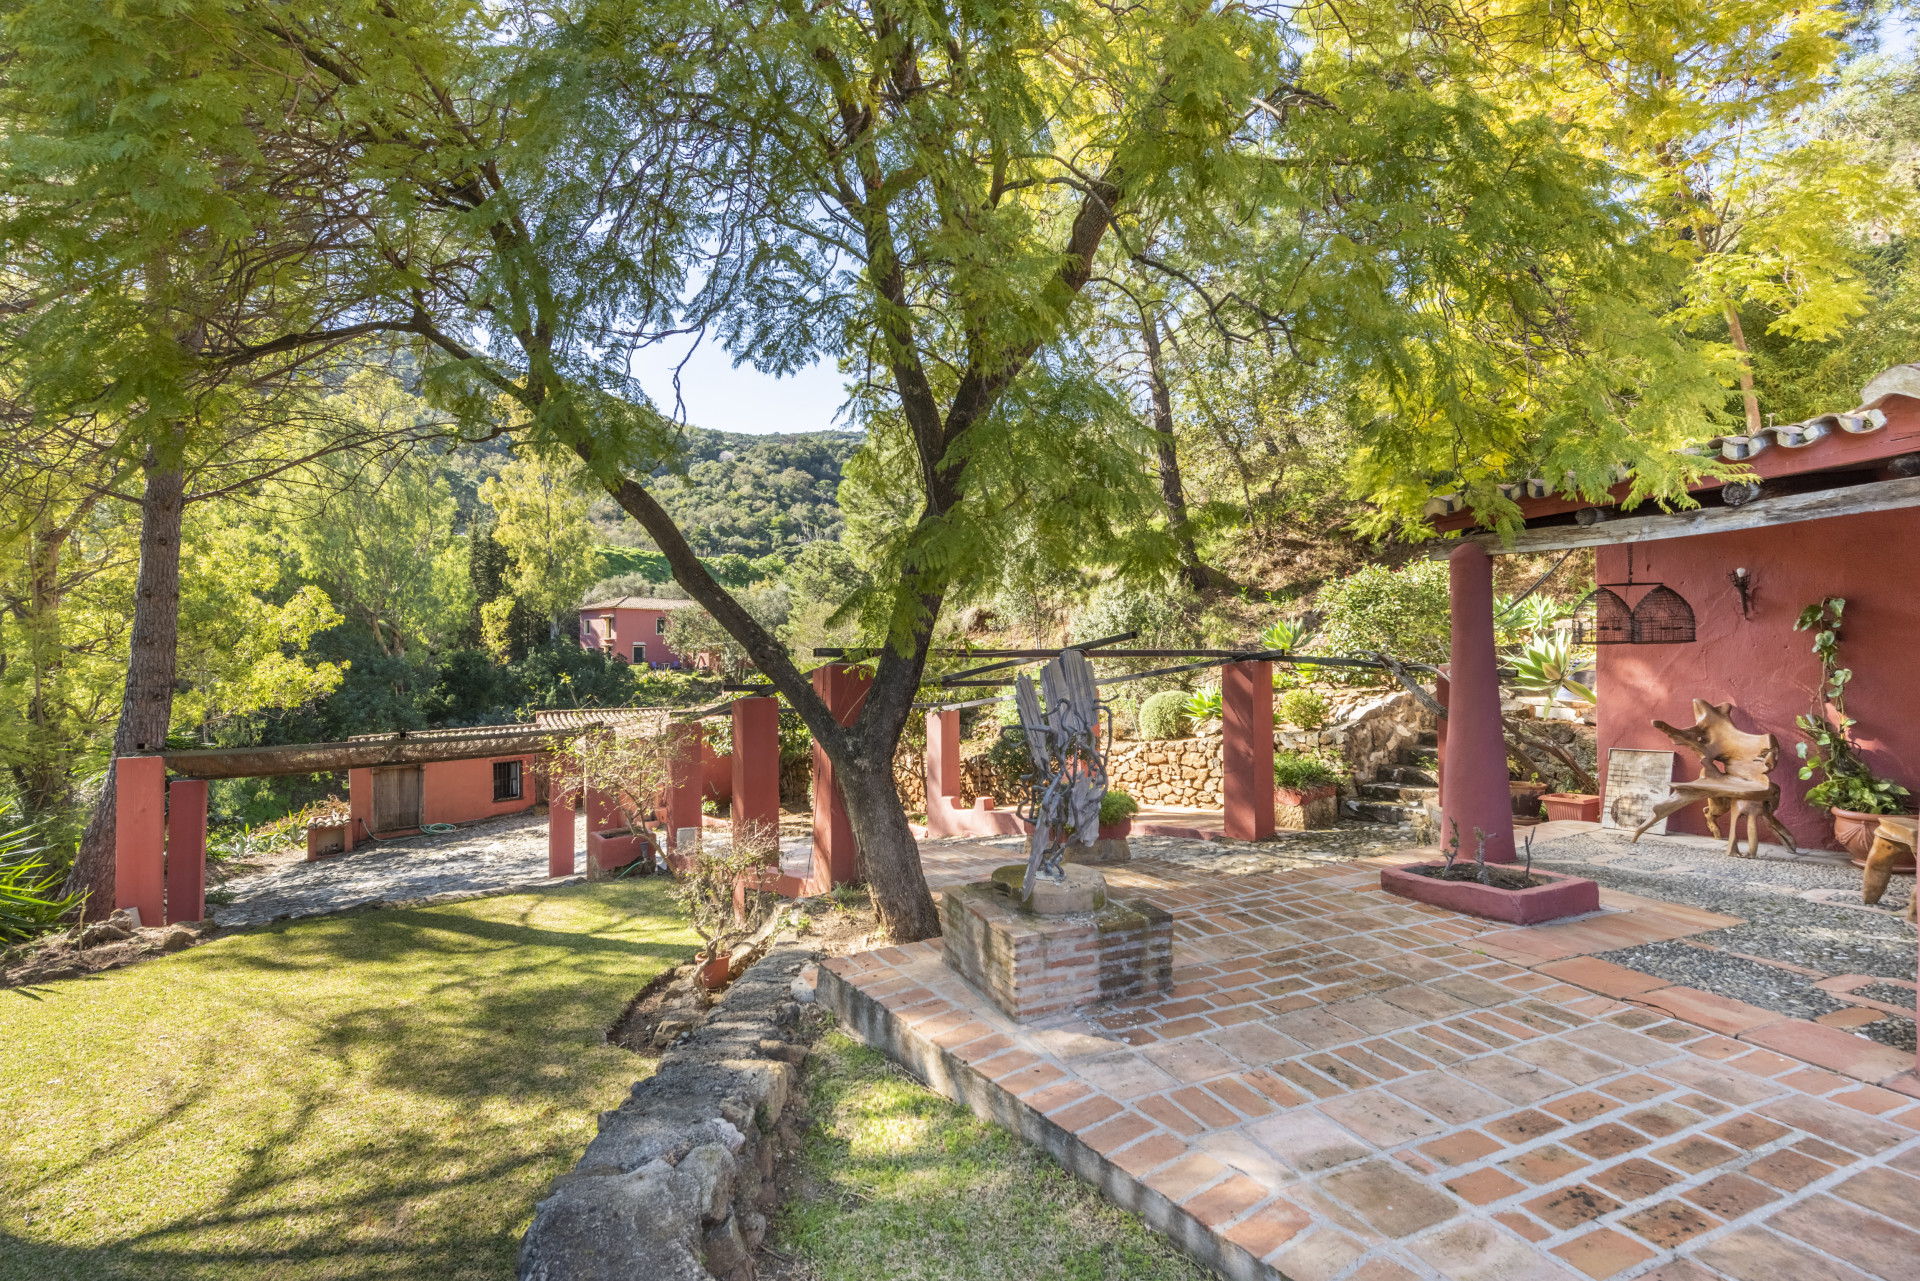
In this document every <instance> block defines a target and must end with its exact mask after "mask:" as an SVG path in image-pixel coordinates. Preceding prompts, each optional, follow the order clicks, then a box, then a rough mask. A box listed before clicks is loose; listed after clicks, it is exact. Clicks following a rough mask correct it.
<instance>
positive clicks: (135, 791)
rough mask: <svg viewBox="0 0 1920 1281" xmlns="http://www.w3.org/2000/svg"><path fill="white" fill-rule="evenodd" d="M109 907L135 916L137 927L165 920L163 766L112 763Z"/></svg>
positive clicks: (148, 761)
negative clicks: (134, 912) (134, 911)
mask: <svg viewBox="0 0 1920 1281" xmlns="http://www.w3.org/2000/svg"><path fill="white" fill-rule="evenodd" d="M113 789H114V800H113V905H114V906H115V907H116V908H120V907H132V908H138V909H139V911H140V924H142V925H146V926H158V925H160V924H162V923H163V922H164V921H165V920H166V904H165V902H164V899H165V895H166V872H165V866H166V865H165V859H166V849H167V763H166V761H165V760H163V759H162V758H160V757H158V756H122V757H120V758H118V759H117V760H115V761H114V763H113Z"/></svg>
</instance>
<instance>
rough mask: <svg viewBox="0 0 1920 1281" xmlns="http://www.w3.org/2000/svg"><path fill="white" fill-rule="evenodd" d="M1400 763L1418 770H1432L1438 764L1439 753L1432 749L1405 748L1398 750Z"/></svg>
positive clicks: (1437, 750) (1436, 749)
mask: <svg viewBox="0 0 1920 1281" xmlns="http://www.w3.org/2000/svg"><path fill="white" fill-rule="evenodd" d="M1400 763H1401V764H1402V765H1413V766H1417V767H1418V768H1420V769H1427V770H1430V769H1433V768H1434V767H1435V766H1437V765H1438V764H1440V751H1439V749H1438V748H1434V747H1415V746H1407V747H1402V748H1401V749H1400Z"/></svg>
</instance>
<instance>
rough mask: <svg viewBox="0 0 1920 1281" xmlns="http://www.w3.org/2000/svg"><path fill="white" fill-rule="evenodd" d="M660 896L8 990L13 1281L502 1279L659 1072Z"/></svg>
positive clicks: (1, 1190) (527, 911)
mask: <svg viewBox="0 0 1920 1281" xmlns="http://www.w3.org/2000/svg"><path fill="white" fill-rule="evenodd" d="M695 945H696V940H695V939H694V938H693V936H692V935H691V934H690V933H689V932H688V931H687V930H686V929H685V928H684V926H683V925H682V924H681V923H680V920H679V917H678V915H677V913H676V912H675V911H674V909H673V908H672V905H671V904H670V903H669V901H668V899H667V897H666V894H665V886H664V885H663V884H662V883H660V882H658V881H643V882H636V883H625V882H622V883H615V884H606V885H590V886H577V887H572V888H568V889H562V890H555V891H549V892H546V893H542V894H531V895H514V896H510V897H503V898H491V899H479V900H475V901H472V902H467V903H459V904H452V905H448V906H444V907H434V908H427V909H422V910H416V911H380V912H364V913H357V914H354V915H350V916H340V917H332V918H325V919H319V920H313V921H303V922H294V923H290V924H287V925H284V926H279V927H275V928H271V929H267V930H262V931H258V932H255V933H250V934H243V935H237V936H234V937H232V938H225V939H219V940H216V941H214V942H211V943H208V944H205V945H203V946H201V947H197V948H194V949H192V950H190V951H187V952H184V953H181V954H180V955H178V956H174V957H169V958H165V959H159V960H154V961H148V962H146V963H144V964H141V965H137V966H134V967H132V968H130V969H126V970H120V971H115V972H112V973H109V974H106V975H102V976H100V977H98V978H94V979H89V980H76V981H68V982H62V983H57V984H51V985H48V986H45V987H41V988H35V989H27V990H13V991H4V992H0V1278H5V1279H6V1281H13V1279H14V1278H21V1279H23V1281H24V1279H27V1278H31V1279H32V1281H56V1279H58V1278H88V1279H92V1278H147V1277H187V1278H202V1277H206V1278H214V1277H246V1278H249V1279H252V1278H301V1279H303V1281H304V1279H306V1278H337V1277H408V1278H422V1279H425V1278H436V1279H438V1278H457V1277H488V1278H507V1277H510V1276H511V1275H512V1272H513V1260H514V1257H515V1254H516V1252H517V1250H518V1247H519V1238H520V1233H521V1232H522V1231H523V1230H524V1229H525V1227H526V1224H527V1221H528V1219H529V1218H530V1217H531V1214H532V1207H533V1201H534V1198H535V1197H537V1196H538V1195H539V1194H540V1193H541V1192H542V1191H543V1190H544V1189H545V1187H546V1185H547V1183H548V1182H549V1181H550V1180H551V1179H552V1178H553V1177H554V1176H555V1175H557V1174H560V1173H561V1172H563V1171H564V1170H565V1169H566V1168H567V1167H568V1166H569V1165H570V1164H571V1163H572V1162H573V1161H575V1160H576V1159H577V1158H578V1156H579V1153H580V1151H581V1149H582V1148H584V1147H585V1145H586V1143H587V1141H588V1140H589V1139H590V1138H591V1137H592V1135H593V1132H594V1125H595V1118H596V1116H597V1114H598V1113H599V1112H600V1110H601V1109H603V1108H608V1107H612V1106H614V1105H615V1104H617V1103H618V1102H619V1101H620V1099H621V1098H622V1096H623V1095H624V1094H625V1092H626V1090H627V1088H628V1087H629V1086H630V1085H631V1084H632V1082H633V1081H634V1080H635V1079H636V1077H638V1076H640V1075H643V1074H644V1073H645V1071H647V1070H649V1069H650V1067H651V1064H650V1062H648V1061H645V1060H641V1059H638V1058H636V1057H635V1056H633V1055H631V1054H629V1053H627V1052H626V1051H624V1050H620V1049H616V1048H613V1047H611V1046H608V1045H606V1044H604V1043H603V1042H602V1041H601V1033H602V1031H603V1030H604V1029H605V1028H606V1027H607V1026H608V1025H609V1024H610V1023H611V1022H612V1021H613V1020H614V1019H615V1018H616V1017H618V1016H619V1014H620V1012H621V1010H622V1009H623V1007H624V1005H625V1003H626V1001H627V1000H628V999H629V998H631V997H632V996H633V994H634V993H635V992H636V991H638V990H639V988H640V987H641V986H643V985H644V984H645V983H646V982H647V981H648V980H649V979H650V978H651V977H652V976H653V975H654V974H656V973H658V972H659V971H660V970H661V969H663V968H665V967H666V966H669V965H673V964H677V963H678V962H680V961H683V960H685V959H686V958H687V957H688V956H690V955H691V954H692V952H693V949H694V947H695Z"/></svg>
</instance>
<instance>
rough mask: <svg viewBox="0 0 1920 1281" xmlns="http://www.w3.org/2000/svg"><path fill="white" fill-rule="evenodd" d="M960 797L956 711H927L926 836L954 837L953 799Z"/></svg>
mask: <svg viewBox="0 0 1920 1281" xmlns="http://www.w3.org/2000/svg"><path fill="white" fill-rule="evenodd" d="M959 798H960V713H959V712H958V711H948V712H928V713H927V835H928V836H958V835H960V828H959V825H958V824H957V823H956V822H955V821H954V812H955V811H954V802H955V801H957V800H958V799H959Z"/></svg>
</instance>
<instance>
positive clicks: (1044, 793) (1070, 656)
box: [1007, 649, 1113, 901]
mask: <svg viewBox="0 0 1920 1281" xmlns="http://www.w3.org/2000/svg"><path fill="white" fill-rule="evenodd" d="M1042 695H1044V696H1045V699H1046V705H1045V708H1044V709H1043V708H1042V706H1041V696H1042ZM1013 701H1014V706H1015V707H1017V708H1018V709H1019V711H1020V732H1021V733H1023V734H1024V735H1025V737H1026V741H1027V752H1028V754H1029V755H1030V756H1031V757H1032V758H1033V773H1032V775H1031V776H1030V780H1031V782H1030V785H1029V788H1028V794H1027V803H1026V805H1025V806H1024V807H1023V808H1021V809H1019V810H1016V811H1015V812H1016V813H1018V814H1019V815H1020V817H1021V818H1023V819H1025V820H1027V821H1028V822H1029V823H1032V824H1033V836H1032V838H1031V842H1030V844H1029V846H1028V853H1027V874H1026V876H1025V877H1024V878H1022V880H1021V882H1020V897H1021V900H1022V901H1025V900H1026V899H1029V898H1031V897H1033V886H1034V883H1035V881H1037V880H1042V879H1044V880H1048V881H1052V882H1055V883H1064V882H1065V881H1066V879H1067V878H1066V873H1065V872H1063V871H1062V870H1061V862H1062V861H1063V860H1064V859H1065V857H1066V853H1067V844H1068V840H1069V838H1070V837H1072V836H1073V835H1074V834H1075V833H1080V834H1083V835H1084V834H1086V833H1091V832H1097V831H1098V830H1099V828H1100V801H1101V799H1102V798H1104V797H1105V796H1106V794H1107V762H1106V754H1105V752H1104V750H1103V747H1104V743H1103V741H1102V737H1101V735H1102V728H1103V727H1102V723H1101V716H1102V713H1105V714H1106V723H1105V727H1104V728H1105V733H1106V738H1107V740H1108V741H1110V740H1111V738H1112V734H1113V714H1112V712H1111V710H1110V709H1109V708H1108V707H1107V705H1106V704H1105V703H1102V702H1101V701H1100V695H1099V693H1098V692H1097V691H1096V689H1095V688H1094V683H1093V664H1091V663H1089V662H1088V661H1087V656H1086V655H1085V654H1083V653H1081V652H1080V651H1079V650H1077V649H1064V650H1061V651H1060V656H1059V657H1058V658H1056V659H1054V660H1053V661H1052V662H1050V663H1048V664H1047V665H1046V666H1045V667H1044V668H1042V669H1041V672H1040V688H1039V690H1038V691H1037V692H1036V690H1035V689H1034V684H1033V678H1032V677H1031V676H1028V675H1026V674H1025V673H1022V674H1021V676H1020V678H1019V679H1018V680H1016V681H1015V682H1014V694H1013ZM1007 732H1009V733H1012V732H1013V731H1012V730H1009V731H1007Z"/></svg>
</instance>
